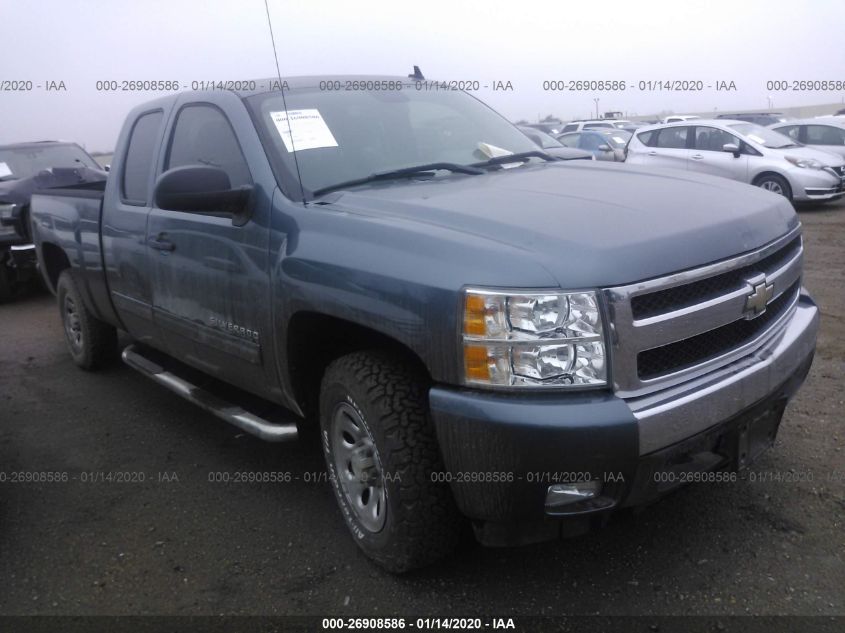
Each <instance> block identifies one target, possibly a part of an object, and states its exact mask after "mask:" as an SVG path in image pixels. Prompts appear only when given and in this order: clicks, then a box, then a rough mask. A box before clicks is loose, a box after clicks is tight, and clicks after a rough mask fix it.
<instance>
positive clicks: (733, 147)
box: [722, 143, 739, 158]
mask: <svg viewBox="0 0 845 633" xmlns="http://www.w3.org/2000/svg"><path fill="white" fill-rule="evenodd" d="M722 151H723V152H730V153H731V154H733V155H734V156H735V157H736V158H739V145H737V144H736V143H725V144H724V145H722Z"/></svg>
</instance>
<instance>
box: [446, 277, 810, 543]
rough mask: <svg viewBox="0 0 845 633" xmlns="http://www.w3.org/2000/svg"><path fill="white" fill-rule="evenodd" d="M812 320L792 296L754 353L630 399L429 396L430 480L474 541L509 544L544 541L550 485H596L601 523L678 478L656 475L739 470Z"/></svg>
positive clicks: (773, 417)
mask: <svg viewBox="0 0 845 633" xmlns="http://www.w3.org/2000/svg"><path fill="white" fill-rule="evenodd" d="M818 321H819V317H818V309H817V308H816V306H815V304H814V303H813V302H812V299H810V298H809V296H807V295H806V294H804V293H803V292H802V294H801V296H800V299H799V302H798V304H797V307H796V309H795V312H794V313H793V314H792V315H791V317H790V319H789V320H788V321H787V322H786V323H785V324H784V325H783V326H782V327H781V328H780V329H779V330H778V331H777V332H776V333H774V334H773V335H772V336H771V338H770V339H768V341H766V343H765V344H763V345H762V346H761V347H760V348H758V349H757V350H756V351H755V352H754V353H752V354H750V355H748V356H746V357H745V358H742V359H740V360H738V361H736V362H734V363H732V364H730V365H728V366H726V367H723V368H721V369H720V370H718V371H716V372H713V373H712V374H709V375H706V376H702V377H700V378H699V379H696V380H694V381H690V382H688V383H685V384H683V385H678V386H676V387H674V388H672V389H667V390H665V391H662V392H659V393H656V394H650V395H649V396H644V397H641V398H637V399H631V400H623V399H621V398H618V397H616V396H614V395H613V394H611V393H608V392H598V391H593V392H581V393H572V394H529V395H522V394H518V395H515V394H502V393H485V392H478V391H470V390H459V389H452V388H445V387H435V388H433V389H432V390H431V392H430V396H429V398H430V405H431V413H432V418H433V420H434V424H435V428H436V430H437V435H438V439H439V442H440V446H441V450H442V453H443V459H444V464H445V467H446V471H445V473H443V474H442V480H444V481H448V482H449V483H450V485H451V487H452V490H453V493H454V496H455V500H456V502H457V504H458V507H459V508H460V510H461V511H462V512H463V513H464V514H465V515H466V516H468V517H469V518H471V519H473V520H474V521H476V522H477V524H478V525H485V524H487V525H486V527H484V529H483V538H482V540H487V541H489V542H490V543H491V544H498V543H507V544H511V543H520V542H526V541H534V540H544V539H546V538H553V537H554V536H556V534H557V531H558V526H557V524H556V523H557V522H553V521H550V520H549V514H548V513H547V511H546V509H545V500H546V495H547V491H548V489H549V486H550V485H554V484H559V483H570V482H574V483H577V482H579V481H584V480H587V479H590V480H595V479H599V480H601V481H602V482H603V487H602V491H601V499H602V500H603V503H599V504H596V505H595V508H596V511H595V513H596V514H605V513H606V512H607V509H608V508H613V507H619V506H628V505H641V504H644V503H648V502H650V501H651V500H653V499H655V498H657V497H659V496H660V495H661V494H664V493H665V492H668V491H669V489H671V488H674V487H676V486H672V485H669V486H667V485H666V484H667V483H669V484H671V483H673V482H674V481H676V480H677V479H678V478H670V477H663V478H662V479H664V480H666V481H660V479H661V478H660V477H655V476H654V473H655V472H656V471H661V470H663V471H666V470H671V471H673V472H677V471H678V469H681V470H683V469H684V468H686V469H688V470H690V469H691V470H696V471H699V470H713V469H719V468H736V467H742V466H744V465H745V464H746V463H748V461H750V460H751V459H753V458H754V457H755V456H756V454H757V453H759V452H760V450H762V448H764V447H765V446H767V445H768V444H769V443H770V442H771V441H773V440H774V433H776V431H777V424H778V422H779V421H780V415H781V414H782V412H783V408H784V407H785V405H786V402H787V400H788V399H789V398H790V397H792V395H793V394H794V393H795V392H796V391H797V390H798V388H799V387H800V385H801V383H802V382H803V380H804V377H805V376H806V374H807V371H809V368H810V364H811V362H812V357H813V352H814V349H815V341H816V335H817V332H818ZM743 447H744V448H745V450H743ZM743 452H744V453H745V455H743V454H742V453H743ZM708 454H709V455H708ZM589 513H590V511H589V507H588V508H587V509H584V508H583V507H580V508H579V509H578V511H577V514H578V516H581V517H583V516H585V515H588V514H589ZM561 514H562V513H560V512H556V513H555V516H560V515H561ZM477 532H478V530H477ZM526 534H528V536H526Z"/></svg>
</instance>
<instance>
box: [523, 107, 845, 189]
mask: <svg viewBox="0 0 845 633" xmlns="http://www.w3.org/2000/svg"><path fill="white" fill-rule="evenodd" d="M550 126H551V127H550ZM541 127H542V128H547V129H554V128H557V129H558V130H559V131H558V133H557V134H550V133H547V132H546V131H544V130H543V129H540V128H541ZM520 129H521V130H522V131H523V133H525V134H526V135H527V136H529V137H530V138H531V139H532V140H534V142H535V143H537V144H538V145H540V147H542V148H543V149H545V150H546V151H547V152H552V153H555V154H556V155H558V156H560V157H561V158H566V159H577V158H592V159H595V160H606V161H615V162H627V163H631V164H634V165H643V166H649V167H669V168H674V169H683V170H687V171H693V172H698V173H703V174H710V175H716V176H722V177H726V178H731V179H733V180H738V181H740V182H746V183H749V184H752V185H756V186H759V187H762V188H764V189H767V190H769V191H772V192H774V193H778V194H780V195H783V196H785V197H787V198H788V199H790V200H792V201H796V202H807V201H825V200H831V199H834V198H838V197H840V196H842V195H843V193H845V117H842V116H830V117H819V118H814V119H787V118H786V117H784V116H783V115H782V114H780V113H776V112H773V113H768V114H757V113H752V114H735V115H720V116H718V117H716V118H713V119H702V118H700V117H698V116H695V115H673V116H670V117H666V118H665V119H664V120H663V121H662V122H661V123H658V124H655V125H642V124H636V123H633V122H631V121H624V120H607V119H604V120H590V121H572V122H570V123H567V124H565V125H555V124H552V123H541V124H536V125H534V126H521V127H520ZM573 152H580V153H573Z"/></svg>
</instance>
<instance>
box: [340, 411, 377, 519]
mask: <svg viewBox="0 0 845 633" xmlns="http://www.w3.org/2000/svg"><path fill="white" fill-rule="evenodd" d="M331 426H332V430H331V433H332V453H333V455H332V456H333V458H334V465H335V472H336V473H337V477H338V479H339V482H340V487H341V489H342V491H343V494H344V496H345V497H346V500H347V502H348V503H349V505H350V506H351V508H352V511H353V512H354V513H355V516H356V518H357V519H358V521H359V522H360V523H361V525H362V526H363V527H364V528H366V529H367V530H368V531H370V532H372V533H376V532H380V531H381V529H382V528H383V527H384V522H385V519H386V517H387V503H386V499H385V487H384V475H383V474H382V470H381V462H380V460H379V456H378V451H377V450H376V447H375V444H374V442H373V437H372V435H371V434H370V431H369V429H367V426H366V424H364V421H363V419H362V418H361V414H360V413H359V412H358V411H357V410H356V409H355V407H353V406H352V405H350V404H348V403H346V402H342V403H340V404H338V405H337V407H336V408H335V410H334V413H333V414H332V423H331Z"/></svg>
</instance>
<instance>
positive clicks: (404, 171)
mask: <svg viewBox="0 0 845 633" xmlns="http://www.w3.org/2000/svg"><path fill="white" fill-rule="evenodd" d="M441 170H442V171H451V172H453V173H456V174H471V175H473V176H477V175H479V174H483V173H484V170H482V169H478V168H477V167H475V166H473V165H459V164H457V163H428V164H426V165H415V166H414V167H403V168H401V169H391V170H388V171H377V172H375V173H374V174H370V175H369V176H364V177H363V178H355V179H354V180H347V181H345V182H339V183H337V184H335V185H329V186H328V187H320V188H319V189H315V190H314V191H312V192H311V194H312V195H313V196H314V197H317V196H321V195H323V194H324V193H329V192H330V191H337V190H338V189H346V188H348V187H355V186H357V185H365V184H367V183H369V182H379V181H380V180H393V179H394V178H408V177H411V176H418V175H421V174H425V173H431V172H435V171H441Z"/></svg>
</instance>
